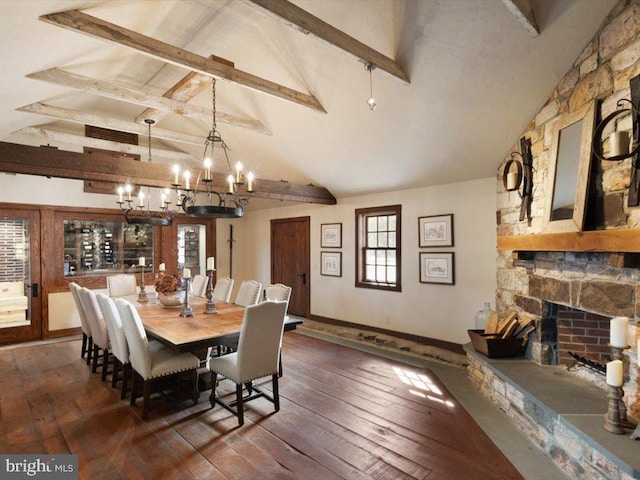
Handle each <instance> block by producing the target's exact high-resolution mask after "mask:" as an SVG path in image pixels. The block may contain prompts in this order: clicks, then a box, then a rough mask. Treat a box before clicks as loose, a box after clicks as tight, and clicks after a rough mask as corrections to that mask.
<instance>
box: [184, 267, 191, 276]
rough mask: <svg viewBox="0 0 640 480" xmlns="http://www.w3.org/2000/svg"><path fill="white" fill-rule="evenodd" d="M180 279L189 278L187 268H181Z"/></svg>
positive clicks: (189, 271)
mask: <svg viewBox="0 0 640 480" xmlns="http://www.w3.org/2000/svg"><path fill="white" fill-rule="evenodd" d="M182 278H191V270H189V269H188V268H183V269H182Z"/></svg>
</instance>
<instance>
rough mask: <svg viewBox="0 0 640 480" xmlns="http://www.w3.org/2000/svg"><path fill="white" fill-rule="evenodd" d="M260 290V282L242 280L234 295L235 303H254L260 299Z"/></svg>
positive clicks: (243, 304)
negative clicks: (236, 293)
mask: <svg viewBox="0 0 640 480" xmlns="http://www.w3.org/2000/svg"><path fill="white" fill-rule="evenodd" d="M260 290H262V284H261V283H258V282H256V281H255V280H244V281H243V282H242V283H241V284H240V289H239V290H238V295H236V302H235V303H236V305H241V306H243V307H248V306H250V305H255V304H256V303H258V301H259V300H260Z"/></svg>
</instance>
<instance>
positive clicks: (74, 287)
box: [69, 282, 91, 337]
mask: <svg viewBox="0 0 640 480" xmlns="http://www.w3.org/2000/svg"><path fill="white" fill-rule="evenodd" d="M80 288H82V287H80V285H78V284H77V283H75V282H71V283H70V284H69V290H70V291H71V298H73V302H74V303H75V304H76V309H77V310H78V315H79V316H80V326H81V328H82V332H83V333H84V334H85V335H87V336H88V337H90V336H91V327H90V326H89V322H88V321H87V316H86V315H85V313H84V308H83V307H82V303H81V302H80V293H79V292H80Z"/></svg>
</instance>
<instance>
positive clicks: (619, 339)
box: [609, 317, 629, 348]
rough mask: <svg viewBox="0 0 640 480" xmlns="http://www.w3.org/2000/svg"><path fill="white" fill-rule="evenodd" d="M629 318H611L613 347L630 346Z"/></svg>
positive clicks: (610, 338)
mask: <svg viewBox="0 0 640 480" xmlns="http://www.w3.org/2000/svg"><path fill="white" fill-rule="evenodd" d="M628 330H629V319H628V318H627V317H615V318H612V319H611V323H610V333H609V343H610V344H611V346H612V347H617V348H627V347H628V346H629V343H628V339H627V333H628Z"/></svg>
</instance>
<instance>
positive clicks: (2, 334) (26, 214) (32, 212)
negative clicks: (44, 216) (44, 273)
mask: <svg viewBox="0 0 640 480" xmlns="http://www.w3.org/2000/svg"><path fill="white" fill-rule="evenodd" d="M0 217H2V218H26V219H28V220H29V230H30V231H29V265H30V268H31V272H30V280H31V283H30V285H27V286H26V287H27V290H28V291H29V295H28V299H29V314H30V325H25V326H22V327H7V328H0V345H6V344H12V343H19V342H28V341H34V340H41V339H42V333H43V331H44V328H43V318H42V298H43V294H42V293H43V289H42V281H41V272H40V254H41V245H40V239H41V233H40V232H41V231H40V225H41V216H40V211H39V210H38V209H34V208H28V207H17V208H6V207H4V208H3V207H0ZM33 285H37V289H38V296H37V297H34V296H33V288H32V286H33Z"/></svg>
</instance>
